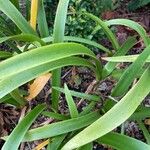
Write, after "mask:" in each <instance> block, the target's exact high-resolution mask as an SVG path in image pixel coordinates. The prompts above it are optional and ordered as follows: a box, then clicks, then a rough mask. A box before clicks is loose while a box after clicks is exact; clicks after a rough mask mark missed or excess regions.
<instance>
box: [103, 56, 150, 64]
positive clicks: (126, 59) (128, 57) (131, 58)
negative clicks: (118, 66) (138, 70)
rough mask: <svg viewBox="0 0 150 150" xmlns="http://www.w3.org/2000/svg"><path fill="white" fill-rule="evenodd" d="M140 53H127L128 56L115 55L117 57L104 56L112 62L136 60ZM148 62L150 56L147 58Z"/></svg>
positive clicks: (104, 58)
mask: <svg viewBox="0 0 150 150" xmlns="http://www.w3.org/2000/svg"><path fill="white" fill-rule="evenodd" d="M138 57H139V55H127V56H115V57H103V58H102V59H103V60H106V61H110V62H116V63H120V62H134V61H135V60H136V59H137V58H138ZM146 62H150V56H148V58H147V59H146Z"/></svg>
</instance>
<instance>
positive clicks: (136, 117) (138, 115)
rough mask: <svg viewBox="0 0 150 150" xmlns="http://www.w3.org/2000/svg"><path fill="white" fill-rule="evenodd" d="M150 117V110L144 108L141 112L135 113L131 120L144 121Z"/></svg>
mask: <svg viewBox="0 0 150 150" xmlns="http://www.w3.org/2000/svg"><path fill="white" fill-rule="evenodd" d="M149 116H150V109H149V108H146V107H142V108H141V109H140V110H139V111H137V112H135V113H134V114H133V115H132V116H131V117H130V118H129V120H143V119H145V118H147V117H149Z"/></svg>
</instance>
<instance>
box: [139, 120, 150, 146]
mask: <svg viewBox="0 0 150 150" xmlns="http://www.w3.org/2000/svg"><path fill="white" fill-rule="evenodd" d="M137 123H138V124H139V127H140V128H141V130H142V131H143V134H144V137H145V139H146V141H147V144H148V145H150V133H149V131H148V130H147V129H146V127H145V125H144V124H143V122H142V121H140V120H137Z"/></svg>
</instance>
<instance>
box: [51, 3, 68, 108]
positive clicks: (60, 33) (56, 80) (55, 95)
mask: <svg viewBox="0 0 150 150" xmlns="http://www.w3.org/2000/svg"><path fill="white" fill-rule="evenodd" d="M68 4H69V0H60V1H59V3H58V6H57V11H56V16H55V22H54V33H53V43H60V42H63V41H64V34H65V23H66V18H67V9H68ZM52 76H53V77H52V86H57V87H60V84H61V69H58V70H54V71H53V72H52ZM58 102H59V92H58V91H56V90H55V89H53V90H52V107H53V108H54V109H56V110H57V109H58Z"/></svg>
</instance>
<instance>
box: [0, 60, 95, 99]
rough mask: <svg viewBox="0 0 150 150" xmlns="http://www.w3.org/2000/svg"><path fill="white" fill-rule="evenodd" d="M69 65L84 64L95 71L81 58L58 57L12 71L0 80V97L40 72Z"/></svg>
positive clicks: (91, 65) (90, 64)
mask: <svg viewBox="0 0 150 150" xmlns="http://www.w3.org/2000/svg"><path fill="white" fill-rule="evenodd" d="M69 65H75V66H86V67H89V68H91V69H92V70H93V71H95V68H94V66H93V64H92V63H90V62H89V61H87V60H85V59H83V58H78V57H67V58H64V59H59V60H57V61H52V62H50V63H45V64H42V65H39V66H36V67H32V68H30V69H26V70H22V71H21V72H19V73H16V74H15V73H14V74H12V75H10V76H8V77H6V78H4V79H2V80H0V98H2V97H3V96H5V95H7V94H8V93H10V92H11V91H13V90H14V89H16V88H17V87H19V86H21V85H23V84H25V83H27V82H28V81H30V80H33V79H34V78H36V77H38V76H39V75H41V74H44V73H46V72H48V71H52V70H54V69H58V68H61V67H65V66H69ZM15 70H16V68H15Z"/></svg>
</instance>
